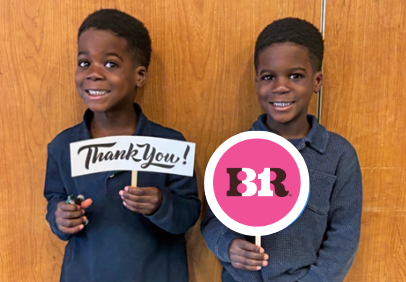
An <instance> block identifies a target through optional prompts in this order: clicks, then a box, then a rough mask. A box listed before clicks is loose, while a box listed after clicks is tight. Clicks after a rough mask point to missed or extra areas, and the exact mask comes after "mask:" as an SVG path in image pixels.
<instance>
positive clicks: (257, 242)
mask: <svg viewBox="0 0 406 282" xmlns="http://www.w3.org/2000/svg"><path fill="white" fill-rule="evenodd" d="M255 245H257V246H260V247H261V236H255Z"/></svg>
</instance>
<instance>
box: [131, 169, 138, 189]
mask: <svg viewBox="0 0 406 282" xmlns="http://www.w3.org/2000/svg"><path fill="white" fill-rule="evenodd" d="M137 180H138V171H136V170H133V171H132V172H131V187H137Z"/></svg>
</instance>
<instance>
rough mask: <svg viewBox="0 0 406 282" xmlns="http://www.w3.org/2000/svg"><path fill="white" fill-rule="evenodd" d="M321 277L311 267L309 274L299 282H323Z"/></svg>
mask: <svg viewBox="0 0 406 282" xmlns="http://www.w3.org/2000/svg"><path fill="white" fill-rule="evenodd" d="M322 281H323V280H322V279H320V276H319V275H317V273H316V272H315V271H314V269H313V266H311V267H310V270H309V272H308V273H307V274H306V276H304V277H303V278H302V279H299V282H322Z"/></svg>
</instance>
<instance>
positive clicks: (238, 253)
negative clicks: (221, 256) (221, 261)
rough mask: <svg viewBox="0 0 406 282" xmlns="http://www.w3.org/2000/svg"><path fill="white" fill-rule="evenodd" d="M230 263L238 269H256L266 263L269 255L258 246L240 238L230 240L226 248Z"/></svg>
mask: <svg viewBox="0 0 406 282" xmlns="http://www.w3.org/2000/svg"><path fill="white" fill-rule="evenodd" d="M228 254H229V256H230V260H231V265H232V266H233V267H235V268H238V269H244V270H250V271H257V270H260V269H261V267H262V266H267V265H268V262H267V260H268V258H269V256H268V255H267V254H265V250H264V249H263V248H261V247H260V246H257V245H255V244H252V243H250V242H247V241H245V240H241V239H234V240H233V241H231V244H230V248H229V249H228Z"/></svg>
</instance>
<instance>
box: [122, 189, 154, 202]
mask: <svg viewBox="0 0 406 282" xmlns="http://www.w3.org/2000/svg"><path fill="white" fill-rule="evenodd" d="M120 196H121V198H122V199H123V200H128V201H132V202H137V203H149V202H151V201H152V199H151V197H150V196H136V195H133V194H130V193H127V192H125V191H120Z"/></svg>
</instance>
